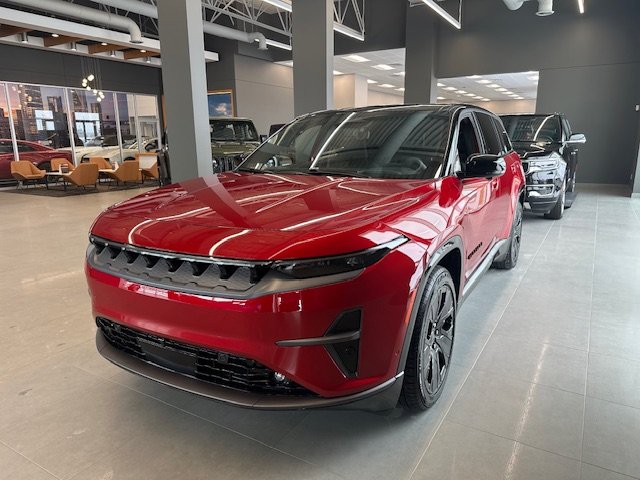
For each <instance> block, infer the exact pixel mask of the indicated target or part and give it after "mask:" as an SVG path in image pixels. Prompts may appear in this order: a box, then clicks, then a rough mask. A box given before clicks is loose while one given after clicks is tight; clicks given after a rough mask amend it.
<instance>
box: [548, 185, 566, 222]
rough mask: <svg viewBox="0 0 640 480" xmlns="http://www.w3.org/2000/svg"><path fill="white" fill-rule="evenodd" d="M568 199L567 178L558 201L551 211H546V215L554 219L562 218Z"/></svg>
mask: <svg viewBox="0 0 640 480" xmlns="http://www.w3.org/2000/svg"><path fill="white" fill-rule="evenodd" d="M566 199H567V180H566V179H565V181H564V183H563V184H562V191H561V192H560V196H559V197H558V201H557V202H556V204H555V205H554V207H553V208H552V209H551V211H550V212H549V213H545V214H544V216H545V217H547V218H550V219H552V220H560V219H561V218H562V215H563V214H564V206H565V202H566Z"/></svg>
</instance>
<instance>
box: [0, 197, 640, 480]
mask: <svg viewBox="0 0 640 480" xmlns="http://www.w3.org/2000/svg"><path fill="white" fill-rule="evenodd" d="M133 193H134V192H132V191H128V192H127V191H124V192H122V191H120V192H110V193H101V194H95V195H86V196H78V197H69V198H43V197H30V196H27V195H19V194H14V193H9V192H0V218H2V222H1V223H0V244H1V246H2V248H0V262H1V267H2V269H1V270H2V276H1V277H0V301H1V305H2V310H1V313H0V365H1V366H0V478H3V479H4V478H6V479H12V480H15V479H29V480H40V479H43V480H44V479H54V478H59V479H68V478H73V479H82V480H87V479H89V480H92V479H96V480H98V479H99V480H118V479H136V480H138V479H154V480H160V479H173V478H188V479H213V478H215V479H248V478H260V479H271V478H274V479H276V478H288V479H298V478H300V479H337V478H348V479H409V478H412V479H431V478H433V479H436V478H438V479H474V480H481V479H510V480H511V479H517V480H523V479H536V480H537V479H545V480H552V479H562V480H571V479H584V480H596V479H597V480H606V479H610V480H613V479H616V480H617V479H620V480H621V479H623V478H629V477H626V476H624V475H630V476H632V477H636V478H640V200H630V199H628V198H625V197H623V196H622V191H620V190H618V189H616V188H612V187H608V188H595V187H588V186H582V187H581V193H580V195H579V197H578V199H577V201H576V203H575V205H574V207H573V208H571V210H568V211H567V212H566V216H565V218H564V219H562V220H561V221H557V222H554V221H551V220H545V219H542V218H537V217H533V216H527V218H526V219H525V225H524V240H523V242H524V243H523V249H522V257H521V260H520V263H519V265H518V267H517V268H516V269H515V270H513V271H510V272H504V271H493V270H492V271H490V272H489V273H488V274H487V276H486V277H485V278H484V279H483V281H482V282H481V285H480V286H479V287H478V288H477V289H476V290H475V291H474V292H473V294H472V296H471V297H470V299H469V300H468V302H467V303H466V304H465V305H464V307H463V309H462V310H461V312H460V316H459V318H458V325H457V329H456V330H457V334H456V342H455V347H454V362H455V364H454V365H453V368H452V370H451V371H450V376H449V380H448V383H447V385H446V389H445V391H444V394H443V396H442V398H441V399H440V401H439V403H438V404H437V405H436V406H435V407H434V408H432V409H431V410H430V411H429V412H426V413H424V414H421V415H414V416H410V415H407V414H405V413H403V412H402V411H401V410H397V411H394V412H393V413H392V414H391V415H376V414H371V413H365V412H339V411H329V412H327V411H323V412H320V411H314V412H255V411H248V410H243V409H237V408H232V407H228V406H225V405H221V404H218V403H215V402H212V401H208V400H206V399H202V398H197V397H195V396H192V395H189V394H186V393H182V392H179V391H176V390H172V389H170V388H168V387H164V386H161V385H158V384H155V383H153V382H151V381H148V380H144V379H142V378H138V377H136V376H134V375H131V374H129V373H126V372H124V371H121V370H119V369H117V368H116V367H113V366H111V365H110V364H109V363H107V362H106V361H105V360H103V359H102V358H101V357H100V356H99V355H98V354H97V353H96V351H95V349H94V344H93V335H94V325H93V323H92V319H91V315H90V311H89V299H88V296H87V293H86V287H85V282H84V277H83V271H82V262H83V255H84V250H85V246H86V243H87V229H88V228H89V225H90V224H91V221H92V219H93V218H94V217H95V216H96V214H97V213H98V212H99V211H100V210H101V209H102V208H104V207H106V206H107V205H109V204H111V203H114V202H116V201H119V200H122V199H124V198H126V197H127V196H129V195H131V194H133Z"/></svg>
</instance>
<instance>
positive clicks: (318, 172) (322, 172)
mask: <svg viewBox="0 0 640 480" xmlns="http://www.w3.org/2000/svg"><path fill="white" fill-rule="evenodd" d="M307 171H308V172H309V174H310V175H325V176H332V177H354V178H371V175H365V174H363V173H359V172H345V171H340V170H319V169H315V168H314V169H310V170H307Z"/></svg>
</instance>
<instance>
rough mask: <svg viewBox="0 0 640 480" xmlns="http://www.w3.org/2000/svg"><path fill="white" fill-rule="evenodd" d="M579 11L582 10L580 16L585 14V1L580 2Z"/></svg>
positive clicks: (580, 0)
mask: <svg viewBox="0 0 640 480" xmlns="http://www.w3.org/2000/svg"><path fill="white" fill-rule="evenodd" d="M578 10H580V14H583V13H584V0H578Z"/></svg>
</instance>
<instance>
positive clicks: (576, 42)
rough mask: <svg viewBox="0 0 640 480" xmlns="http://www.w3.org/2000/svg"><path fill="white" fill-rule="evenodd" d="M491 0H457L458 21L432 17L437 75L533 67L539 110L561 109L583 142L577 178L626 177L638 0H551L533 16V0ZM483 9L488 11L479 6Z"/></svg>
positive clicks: (632, 145)
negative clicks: (513, 3) (456, 24)
mask: <svg viewBox="0 0 640 480" xmlns="http://www.w3.org/2000/svg"><path fill="white" fill-rule="evenodd" d="M497 3H499V2H497V1H496V0H475V1H474V2H465V3H464V5H465V10H464V28H463V30H462V31H460V32H457V31H454V30H453V29H451V28H449V27H448V26H447V25H446V24H444V23H442V22H441V23H440V24H439V25H438V31H439V35H438V57H437V66H436V74H437V76H438V77H439V78H447V77H457V76H465V75H473V74H491V73H503V72H517V71H529V70H540V72H541V75H540V84H539V87H538V97H539V98H538V104H537V111H539V112H556V111H557V112H564V113H566V114H567V115H568V116H569V120H570V121H571V123H572V126H573V128H574V130H575V131H579V132H584V133H585V134H586V135H587V137H588V143H587V144H586V145H584V146H583V147H582V148H581V152H580V168H579V170H578V176H579V178H578V179H579V181H582V182H594V183H620V184H630V176H631V174H632V170H633V165H634V163H635V159H636V156H637V153H638V152H637V147H636V145H637V143H636V142H637V135H638V114H637V113H636V112H635V105H636V104H638V103H640V48H638V47H639V46H640V29H638V28H637V21H638V18H640V2H638V1H637V0H607V1H606V2H602V1H601V2H588V3H587V4H586V8H587V11H586V14H585V15H582V16H581V15H579V14H578V13H577V7H576V5H575V2H573V1H570V2H561V1H558V0H556V2H555V5H554V6H555V10H556V14H554V15H552V16H550V17H536V16H535V10H536V7H537V2H527V3H525V5H524V7H523V8H522V9H521V10H519V11H516V12H510V11H509V10H507V9H506V8H503V6H502V5H500V7H499V8H498V7H497V5H496V4H497ZM488 11H491V12H492V14H491V15H487V12H488Z"/></svg>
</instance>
